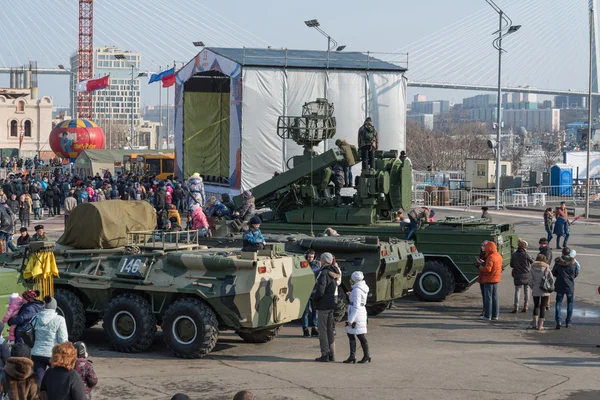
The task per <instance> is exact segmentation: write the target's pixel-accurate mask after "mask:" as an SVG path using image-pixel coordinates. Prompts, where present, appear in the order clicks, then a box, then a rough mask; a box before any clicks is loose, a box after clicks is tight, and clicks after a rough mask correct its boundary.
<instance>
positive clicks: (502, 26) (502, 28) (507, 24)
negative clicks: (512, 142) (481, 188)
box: [485, 0, 521, 210]
mask: <svg viewBox="0 0 600 400" xmlns="http://www.w3.org/2000/svg"><path fill="white" fill-rule="evenodd" d="M485 1H486V2H487V3H488V4H489V5H490V6H491V7H492V8H493V9H494V11H496V12H497V13H498V17H499V18H498V19H499V26H498V30H497V31H496V32H494V33H493V35H496V34H497V35H498V37H497V38H496V39H494V41H493V42H492V44H493V46H494V48H495V49H496V50H498V104H497V107H496V114H497V115H496V129H497V131H496V141H497V143H496V209H497V210H499V209H500V174H501V171H502V169H501V167H500V162H501V161H502V151H501V150H502V143H501V137H502V53H503V52H504V51H505V50H504V49H503V48H502V39H503V38H504V37H505V36H508V35H510V34H511V33H515V32H516V31H518V30H519V28H521V25H514V26H513V24H512V20H511V19H510V18H509V17H508V15H506V13H505V12H504V11H502V10H501V9H500V7H498V6H497V5H496V3H494V1H493V0H485Z"/></svg>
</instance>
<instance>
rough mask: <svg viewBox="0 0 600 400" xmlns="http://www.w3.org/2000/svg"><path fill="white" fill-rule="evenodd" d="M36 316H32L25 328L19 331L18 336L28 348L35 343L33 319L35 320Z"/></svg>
mask: <svg viewBox="0 0 600 400" xmlns="http://www.w3.org/2000/svg"><path fill="white" fill-rule="evenodd" d="M36 319H37V317H34V318H33V319H32V320H31V321H30V322H29V324H27V327H26V328H25V330H24V331H22V332H20V333H19V336H20V338H21V339H23V343H25V344H26V345H27V346H29V347H30V348H33V345H34V344H35V325H34V323H35V321H36Z"/></svg>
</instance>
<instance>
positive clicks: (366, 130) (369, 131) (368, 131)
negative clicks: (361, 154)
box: [360, 124, 375, 146]
mask: <svg viewBox="0 0 600 400" xmlns="http://www.w3.org/2000/svg"><path fill="white" fill-rule="evenodd" d="M360 138H361V140H362V143H363V145H364V146H368V145H372V144H373V141H374V140H375V128H373V126H371V125H368V124H365V125H363V127H362V130H361V132H360Z"/></svg>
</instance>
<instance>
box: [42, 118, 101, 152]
mask: <svg viewBox="0 0 600 400" xmlns="http://www.w3.org/2000/svg"><path fill="white" fill-rule="evenodd" d="M50 148H51V149H52V151H53V152H54V153H55V154H56V155H57V156H59V157H62V158H69V159H75V158H77V156H78V155H79V153H81V152H82V151H83V150H101V149H103V148H104V132H103V131H102V128H100V127H99V126H98V125H96V124H95V123H93V122H92V121H88V120H87V119H71V120H66V121H62V122H60V123H59V124H58V125H56V126H55V127H54V129H52V132H50Z"/></svg>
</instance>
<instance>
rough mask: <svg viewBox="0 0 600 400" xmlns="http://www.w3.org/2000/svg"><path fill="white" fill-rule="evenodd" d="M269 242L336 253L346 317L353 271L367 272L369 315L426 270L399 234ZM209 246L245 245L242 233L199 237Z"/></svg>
mask: <svg viewBox="0 0 600 400" xmlns="http://www.w3.org/2000/svg"><path fill="white" fill-rule="evenodd" d="M264 237H265V241H266V242H267V243H269V244H273V243H277V244H282V245H283V246H284V248H285V251H286V253H289V254H298V255H301V256H304V255H305V254H306V252H307V251H308V250H309V249H312V250H314V251H315V253H316V254H317V257H318V256H319V254H322V253H324V252H329V253H331V254H333V256H334V257H335V259H336V262H337V264H338V266H339V267H340V269H341V271H342V284H341V287H340V289H339V290H338V305H337V308H336V312H335V319H336V320H337V321H338V322H339V321H340V320H342V319H343V317H344V315H345V312H346V308H347V305H348V304H347V300H348V299H347V296H346V292H348V291H350V290H351V289H352V284H351V282H350V277H351V275H352V273H353V272H354V271H361V272H362V273H363V274H364V277H365V282H366V283H367V285H368V286H369V289H370V290H369V296H368V297H367V304H366V308H367V312H368V314H369V315H370V316H375V315H378V314H380V313H382V312H383V311H384V310H385V309H386V308H387V307H388V305H389V303H390V302H391V301H393V300H395V299H399V298H401V297H404V296H407V295H409V294H410V293H412V291H413V286H414V284H415V282H416V279H417V276H418V275H419V274H420V273H421V272H422V271H423V268H424V266H425V261H424V257H423V254H421V253H419V252H418V251H417V249H416V247H415V246H414V245H413V244H412V243H411V242H408V241H405V240H399V239H396V238H383V237H380V238H378V237H369V236H343V237H311V236H308V235H303V234H295V235H277V234H265V235H264ZM200 243H202V244H204V245H207V246H209V247H213V246H214V247H218V248H223V247H225V248H238V249H239V248H242V236H241V235H240V234H230V235H225V236H222V237H211V238H203V239H200Z"/></svg>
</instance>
